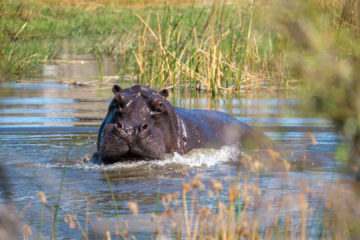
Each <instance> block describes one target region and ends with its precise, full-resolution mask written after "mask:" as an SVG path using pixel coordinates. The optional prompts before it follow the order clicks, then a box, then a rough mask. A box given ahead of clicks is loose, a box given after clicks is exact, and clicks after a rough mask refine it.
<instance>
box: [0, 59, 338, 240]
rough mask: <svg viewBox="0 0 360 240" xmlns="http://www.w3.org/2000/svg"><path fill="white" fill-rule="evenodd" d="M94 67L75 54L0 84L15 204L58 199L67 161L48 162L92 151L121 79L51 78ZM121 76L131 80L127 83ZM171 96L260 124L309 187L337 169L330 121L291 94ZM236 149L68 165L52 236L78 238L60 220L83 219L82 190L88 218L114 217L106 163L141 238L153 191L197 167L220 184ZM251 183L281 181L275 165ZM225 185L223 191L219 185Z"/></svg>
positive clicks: (173, 185) (31, 216)
mask: <svg viewBox="0 0 360 240" xmlns="http://www.w3.org/2000/svg"><path fill="white" fill-rule="evenodd" d="M104 66H105V65H104ZM114 69H115V67H114V65H113V63H111V62H110V63H107V65H106V66H105V67H104V74H106V75H115V74H116V71H115V70H114ZM97 71H98V70H97V63H96V61H94V60H92V59H83V60H82V59H76V58H75V59H72V60H71V61H70V63H69V62H68V63H66V62H65V61H64V62H61V61H60V62H59V63H58V64H57V65H51V66H46V67H45V72H44V77H43V78H40V79H31V81H29V83H24V82H26V79H25V80H24V81H22V83H16V82H4V83H1V84H0V161H1V162H2V163H3V164H4V165H5V166H6V169H7V170H8V173H9V176H11V189H12V192H13V195H12V199H13V200H14V203H15V205H16V207H17V209H18V210H19V211H21V209H22V208H23V207H24V206H25V205H26V204H27V203H28V202H29V201H31V200H33V199H37V198H36V196H35V195H36V192H37V191H43V192H45V193H46V195H47V198H48V202H49V205H55V203H56V199H57V194H58V191H59V186H60V181H61V176H62V174H63V167H64V166H66V164H64V163H63V162H61V161H60V162H58V161H54V160H64V159H66V158H72V159H75V158H80V157H82V156H84V155H85V154H88V153H93V152H95V151H96V137H97V130H98V127H99V125H100V123H101V120H102V118H103V117H104V116H105V114H106V111H107V107H108V103H109V101H110V99H111V98H112V96H113V94H112V92H111V84H113V83H114V82H116V83H119V81H120V80H113V81H112V82H111V81H110V82H107V83H106V84H103V85H99V84H95V85H85V86H74V85H71V84H63V83H58V82H59V80H63V79H70V80H74V81H77V82H81V81H82V82H88V81H90V80H94V79H96V75H97ZM114 79H115V78H114ZM120 84H121V85H122V86H129V82H128V83H125V82H124V81H122V82H120ZM169 100H170V101H171V102H172V103H173V104H174V105H177V106H182V107H192V108H205V109H217V110H220V111H224V112H227V113H229V114H231V115H234V116H235V117H237V118H238V119H240V120H242V121H244V122H246V123H248V124H250V125H252V126H257V127H259V128H261V129H262V130H263V131H264V132H265V133H266V134H267V135H268V136H270V137H271V138H272V139H273V140H274V141H275V142H276V144H277V146H278V147H279V149H280V151H282V152H283V153H284V156H287V157H288V158H289V161H290V162H291V163H292V165H293V166H294V167H293V168H292V169H293V171H292V172H290V176H291V177H293V178H294V179H301V178H305V179H307V180H308V181H309V183H310V184H311V186H312V187H314V189H315V190H316V189H321V188H322V186H323V184H324V183H326V182H331V181H334V180H336V179H338V178H339V177H341V175H340V174H338V173H337V171H336V167H337V165H336V163H335V161H334V159H333V157H332V155H333V153H334V149H335V147H336V145H337V141H338V136H337V135H336V134H335V132H334V131H333V128H332V126H331V124H330V123H329V121H326V120H324V119H318V118H308V117H304V116H302V115H301V113H299V112H298V111H297V110H296V104H297V101H296V99H294V98H293V97H292V94H286V93H283V92H281V93H276V92H272V93H267V92H262V93H258V94H250V95H244V96H243V97H241V98H231V97H230V96H224V97H223V98H220V99H215V100H211V99H210V98H208V97H207V96H206V95H200V96H198V97H197V98H193V97H191V94H190V93H189V92H188V91H186V89H185V90H184V89H180V90H176V91H175V92H173V93H172V95H171V96H170V98H169ZM308 132H311V133H312V134H313V135H314V136H315V138H316V139H317V142H318V144H317V145H312V144H311V141H310V140H309V137H308V135H307V133H308ZM304 149H306V154H307V161H306V163H305V165H306V168H305V169H306V171H298V170H299V169H304V168H301V167H304V161H303V159H304ZM239 154H241V153H240V152H239V151H238V149H237V148H236V147H223V148H222V149H220V150H214V149H210V150H209V149H201V150H195V151H193V152H191V153H189V154H186V155H184V156H180V155H178V154H175V155H174V156H168V158H167V159H166V160H165V161H150V162H149V161H139V162H136V163H118V164H115V165H111V166H105V167H104V166H98V165H92V164H76V165H71V166H70V165H69V166H67V168H66V173H65V180H64V189H63V194H62V196H61V204H60V212H59V214H60V216H59V219H61V220H60V221H59V232H58V235H59V238H63V239H65V238H80V237H81V235H80V233H79V232H78V231H77V230H75V229H69V228H68V227H67V226H66V224H65V223H64V222H63V221H62V219H64V216H65V214H66V213H68V212H70V213H72V214H75V215H76V216H77V217H78V220H79V221H84V219H85V215H86V214H85V213H86V202H85V201H84V199H85V198H86V199H88V200H91V201H93V202H95V203H96V205H95V206H94V207H92V208H90V210H89V211H90V214H91V215H92V216H95V214H96V213H98V212H100V213H101V214H102V216H103V218H102V219H103V220H102V221H103V223H102V224H108V223H107V222H106V221H108V222H110V224H113V223H114V222H115V221H116V220H115V211H114V206H113V202H112V196H111V193H110V191H109V188H108V184H107V182H106V178H105V176H104V173H103V171H105V170H106V171H107V172H108V174H109V177H110V178H111V181H112V183H113V191H114V195H115V198H116V200H117V206H118V211H119V214H120V217H121V219H125V220H127V221H129V222H130V223H133V224H132V225H131V224H130V225H131V226H132V227H130V230H132V231H135V232H138V235H137V236H138V237H140V238H141V237H144V238H145V239H146V238H147V235H146V233H147V232H150V231H153V230H154V229H153V228H152V227H151V224H150V223H151V222H150V218H149V216H150V214H151V213H152V212H154V211H155V207H156V205H157V203H156V201H157V200H156V199H157V195H158V193H159V192H161V193H164V194H165V193H171V192H175V191H180V190H181V184H182V181H183V177H184V175H183V174H184V172H185V171H186V170H189V171H190V175H191V176H193V175H194V174H196V173H199V172H201V173H203V174H204V183H205V185H208V184H209V182H210V180H211V179H212V178H216V179H218V180H221V181H224V182H226V181H225V179H227V178H228V176H231V177H232V176H235V175H236V171H237V168H236V167H235V166H234V164H233V162H234V160H236V159H237V156H239ZM299 162H301V164H299ZM257 181H258V182H259V183H260V186H261V188H262V190H263V191H264V192H267V193H268V194H271V193H276V192H278V191H280V190H281V189H282V188H284V186H283V182H282V180H281V177H279V176H278V175H277V173H276V172H269V173H264V174H262V175H260V176H258V179H257ZM291 187H293V186H290V187H289V188H290V189H291ZM224 188H225V191H226V184H224ZM292 191H293V192H294V193H296V191H298V189H297V188H296V187H294V189H292ZM225 197H226V196H225ZM128 201H135V202H137V203H138V205H139V216H137V217H134V216H132V215H130V210H129V209H128V206H127V202H128ZM40 208H41V205H40V202H39V201H37V200H36V201H34V202H33V203H32V205H31V206H30V207H29V208H28V209H27V211H26V212H25V215H24V218H25V221H26V222H28V224H29V225H30V226H32V227H33V229H39V219H40V212H41V211H40ZM45 215H46V216H52V212H51V209H46V214H45ZM44 226H51V218H50V217H48V218H45V223H44ZM50 230H51V229H50V227H46V229H45V230H44V231H45V233H43V234H45V236H49V234H50ZM143 232H145V233H143ZM143 234H144V235H143ZM35 235H36V233H35Z"/></svg>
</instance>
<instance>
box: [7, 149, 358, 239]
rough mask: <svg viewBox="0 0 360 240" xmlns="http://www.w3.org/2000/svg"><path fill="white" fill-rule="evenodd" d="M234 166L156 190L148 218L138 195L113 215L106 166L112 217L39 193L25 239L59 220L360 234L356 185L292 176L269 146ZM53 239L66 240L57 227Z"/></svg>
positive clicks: (164, 231)
mask: <svg viewBox="0 0 360 240" xmlns="http://www.w3.org/2000/svg"><path fill="white" fill-rule="evenodd" d="M264 160H265V162H264ZM238 166H239V167H240V168H241V170H240V171H238V174H237V175H236V176H233V177H230V176H229V177H228V178H227V179H226V178H225V179H224V178H223V179H221V180H220V179H209V177H208V176H203V175H202V174H201V173H200V174H197V175H195V176H193V177H186V176H185V177H184V180H183V183H182V186H181V187H180V186H179V189H178V190H177V191H176V190H175V192H172V193H168V194H162V193H161V189H159V194H158V197H157V200H156V203H155V204H156V206H155V207H154V208H155V212H154V213H152V214H151V215H150V214H149V213H147V214H144V213H141V211H139V209H141V207H142V206H140V205H138V203H137V202H136V199H134V200H133V201H130V202H128V204H127V206H128V208H129V211H124V210H122V213H121V214H120V213H119V212H118V208H117V200H118V201H121V200H119V199H116V196H115V194H114V193H113V190H112V186H113V185H114V184H116V183H112V179H111V178H110V177H109V176H108V174H109V175H110V174H111V172H106V171H105V172H104V175H105V177H106V181H107V182H108V188H109V192H110V193H111V198H110V199H109V201H112V202H113V207H114V209H115V213H114V215H115V216H114V217H112V218H111V217H106V216H103V214H102V213H101V212H98V211H99V210H98V207H97V203H96V202H94V201H92V200H91V199H88V198H85V199H84V202H82V203H80V202H77V203H76V204H77V207H78V208H82V209H84V213H81V214H79V215H74V214H73V213H71V212H66V209H65V208H63V207H62V206H65V205H68V204H69V203H67V202H64V201H65V200H62V201H59V200H58V199H59V198H58V197H56V198H57V199H56V198H55V197H54V196H53V197H52V198H50V199H47V197H46V195H45V193H44V192H38V193H36V195H37V197H38V198H36V199H35V201H34V199H33V200H31V202H30V203H29V204H27V205H26V207H25V208H31V207H32V204H38V203H40V204H41V212H40V213H39V214H38V215H37V218H33V219H32V224H33V225H35V226H39V225H40V227H39V229H37V228H36V227H33V226H29V225H27V224H26V223H22V233H23V239H35V238H38V239H41V238H42V236H43V237H44V238H47V237H48V238H50V239H56V232H57V231H58V230H57V229H58V227H59V228H60V224H61V226H62V227H61V232H62V231H67V227H68V228H69V229H68V232H67V234H72V238H73V239H77V238H78V239H80V238H81V239H107V240H110V239H136V238H137V236H138V237H139V238H141V239H189V240H190V239H223V240H226V239H229V240H231V239H253V240H255V239H339V240H340V239H358V238H359V237H360V228H359V223H360V220H359V219H360V218H359V217H360V211H359V210H358V208H357V202H358V193H357V192H356V191H354V190H355V189H358V186H356V184H354V185H353V184H352V183H350V182H346V181H341V180H335V179H332V180H325V179H324V180H325V182H322V181H320V182H317V181H316V183H315V184H314V183H312V182H311V179H298V178H297V177H296V174H295V175H293V174H292V173H291V171H289V170H290V168H291V167H290V164H289V162H287V161H284V160H282V159H280V158H279V155H278V153H276V152H274V151H269V152H268V156H267V157H265V156H261V158H257V157H255V156H253V157H250V156H247V157H242V158H241V159H239V162H238ZM274 169H277V170H276V173H277V174H273V175H272V179H276V181H279V182H280V183H281V185H283V187H282V188H281V189H276V188H275V189H273V188H272V187H270V188H264V186H262V184H261V182H262V181H261V180H260V179H261V178H264V175H265V176H266V172H268V171H273V170H274ZM64 172H65V169H64ZM185 175H186V173H185ZM63 181H64V179H62V181H61V182H63ZM270 185H271V184H270ZM319 185H320V186H319ZM61 186H62V183H61ZM61 186H60V187H59V194H60V192H61V189H62V188H61ZM314 187H315V188H314ZM224 189H226V190H224ZM64 190H65V189H64ZM65 191H66V190H65ZM59 197H60V195H59ZM59 204H60V208H59ZM72 204H73V203H72ZM55 208H56V209H60V211H61V214H59V216H60V215H61V216H63V217H62V218H59V219H57V220H56V215H57V213H56V212H55V211H54V209H55ZM24 211H26V210H24ZM94 212H95V214H94ZM23 213H24V212H22V214H23ZM90 213H92V214H90ZM131 214H133V215H134V216H133V217H131ZM149 215H150V216H149ZM49 219H53V221H52V226H48V225H44V223H45V222H46V223H47V224H49V221H48V220H49ZM129 219H130V220H129ZM137 219H138V221H139V222H140V223H141V224H146V225H147V227H146V230H145V231H144V232H133V231H132V229H134V228H133V227H134V226H132V224H135V225H136V224H138V221H137ZM146 219H147V220H146ZM144 220H145V222H144ZM50 222H51V221H50ZM61 222H62V223H61ZM63 222H65V223H66V225H68V226H64V224H63ZM20 225H21V224H20ZM0 226H1V225H0ZM19 227H20V226H19ZM64 228H65V229H64ZM135 229H138V228H135ZM0 233H1V228H0ZM58 237H59V238H61V239H62V238H64V236H62V235H61V233H60V231H59V232H58Z"/></svg>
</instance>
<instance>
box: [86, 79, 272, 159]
mask: <svg viewBox="0 0 360 240" xmlns="http://www.w3.org/2000/svg"><path fill="white" fill-rule="evenodd" d="M112 90H113V93H114V98H113V99H112V101H111V103H110V105H109V109H108V113H107V115H106V117H105V119H104V121H103V122H102V124H101V127H100V130H99V135H98V143H97V153H95V154H94V156H93V161H94V162H97V163H114V162H117V161H122V160H131V159H163V158H164V156H165V154H166V153H174V152H178V153H180V154H183V153H186V152H188V151H190V150H192V149H194V148H209V147H210V148H218V147H221V146H223V145H230V144H235V143H240V146H241V147H242V148H249V147H257V148H271V147H273V143H272V141H271V140H270V139H269V138H268V137H267V136H265V135H264V134H263V133H262V132H260V131H258V130H256V129H254V128H252V127H250V126H248V125H247V124H245V123H242V122H240V121H239V120H237V119H236V118H234V117H232V116H230V115H227V114H225V113H222V112H218V111H210V110H200V109H185V108H179V107H174V106H172V105H171V104H170V102H169V101H167V100H166V98H167V97H168V94H169V93H168V90H167V89H164V90H161V91H159V92H157V91H155V90H153V89H151V88H149V87H147V86H142V85H135V86H133V87H130V88H125V89H122V88H121V87H119V86H118V85H114V86H113V89H112Z"/></svg>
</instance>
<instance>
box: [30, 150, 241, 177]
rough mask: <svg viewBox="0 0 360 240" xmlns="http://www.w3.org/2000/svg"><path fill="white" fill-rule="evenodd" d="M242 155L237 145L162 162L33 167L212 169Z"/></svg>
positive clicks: (197, 151)
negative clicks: (172, 167)
mask: <svg viewBox="0 0 360 240" xmlns="http://www.w3.org/2000/svg"><path fill="white" fill-rule="evenodd" d="M242 155H244V153H243V152H241V151H240V150H239V147H238V145H234V146H223V147H222V148H220V149H195V150H192V151H190V152H189V153H187V154H184V155H180V154H178V153H174V154H173V155H168V156H167V157H166V158H165V159H164V160H140V161H132V162H130V161H129V162H118V163H114V164H109V165H98V164H92V163H76V164H65V163H46V164H44V163H37V164H35V166H37V167H46V168H64V167H65V168H69V169H77V170H83V171H104V170H106V171H111V170H117V169H133V168H138V167H144V168H155V167H158V166H161V167H166V166H171V165H174V164H179V165H184V166H188V167H214V166H216V165H219V164H224V163H226V162H229V161H236V160H237V159H238V158H239V157H240V156H242Z"/></svg>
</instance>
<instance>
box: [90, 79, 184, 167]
mask: <svg viewBox="0 0 360 240" xmlns="http://www.w3.org/2000/svg"><path fill="white" fill-rule="evenodd" d="M112 90H113V93H114V98H113V99H112V101H111V103H110V105H109V109H108V113H107V116H106V118H105V119H104V121H103V123H102V125H101V127H100V130H99V135H98V145H97V148H98V155H99V156H100V157H101V160H102V161H103V162H105V163H112V162H116V161H121V160H127V159H133V158H139V159H147V158H149V159H161V158H163V157H164V154H165V152H174V151H176V150H177V149H176V146H174V144H173V139H174V137H175V138H176V134H177V133H176V132H177V120H176V117H177V116H176V112H175V110H174V108H173V107H172V106H171V104H170V103H169V102H168V101H167V100H166V97H167V96H168V94H169V93H168V90H167V89H164V90H161V91H159V92H157V91H155V90H152V89H151V88H149V87H146V86H141V85H135V86H133V87H131V88H126V89H122V88H121V87H119V86H118V85H114V86H113V89H112Z"/></svg>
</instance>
